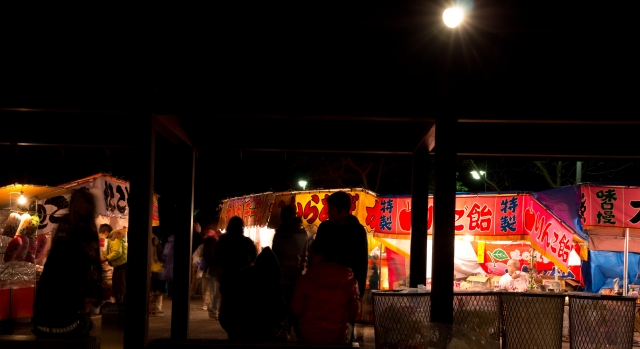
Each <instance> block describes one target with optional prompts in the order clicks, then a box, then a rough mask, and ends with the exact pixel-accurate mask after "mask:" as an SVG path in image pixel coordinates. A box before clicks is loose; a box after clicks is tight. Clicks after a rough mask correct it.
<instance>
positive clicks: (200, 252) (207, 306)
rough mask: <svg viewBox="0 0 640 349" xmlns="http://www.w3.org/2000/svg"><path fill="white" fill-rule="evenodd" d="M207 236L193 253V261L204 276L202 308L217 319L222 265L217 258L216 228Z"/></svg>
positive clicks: (207, 233)
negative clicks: (220, 265) (219, 264)
mask: <svg viewBox="0 0 640 349" xmlns="http://www.w3.org/2000/svg"><path fill="white" fill-rule="evenodd" d="M205 234H206V235H205V238H204V240H202V244H200V246H198V248H197V249H196V252H195V253H194V254H193V262H194V263H195V265H196V266H197V267H198V273H199V274H201V275H202V276H201V277H202V309H203V310H207V311H208V312H209V318H210V319H214V320H217V319H218V310H219V305H220V282H219V280H218V278H219V277H220V267H219V266H218V262H217V260H216V258H215V257H216V254H215V250H216V246H217V244H218V236H217V233H216V231H215V230H214V229H207V230H206V231H205Z"/></svg>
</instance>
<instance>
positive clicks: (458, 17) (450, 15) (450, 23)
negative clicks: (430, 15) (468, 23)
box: [442, 7, 464, 28]
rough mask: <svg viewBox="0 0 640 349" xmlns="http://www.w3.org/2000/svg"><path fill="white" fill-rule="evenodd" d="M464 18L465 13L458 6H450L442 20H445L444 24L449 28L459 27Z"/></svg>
mask: <svg viewBox="0 0 640 349" xmlns="http://www.w3.org/2000/svg"><path fill="white" fill-rule="evenodd" d="M463 18H464V14H463V13H462V10H461V9H460V8H458V7H451V8H448V9H446V10H444V13H443V14H442V20H443V21H444V24H445V25H446V26H447V27H449V28H455V27H457V26H458V25H459V24H460V23H461V22H462V19H463Z"/></svg>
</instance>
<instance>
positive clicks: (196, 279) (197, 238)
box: [189, 221, 203, 297]
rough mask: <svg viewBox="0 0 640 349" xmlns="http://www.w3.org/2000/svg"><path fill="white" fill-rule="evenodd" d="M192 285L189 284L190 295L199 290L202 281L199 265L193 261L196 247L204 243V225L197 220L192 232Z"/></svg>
mask: <svg viewBox="0 0 640 349" xmlns="http://www.w3.org/2000/svg"><path fill="white" fill-rule="evenodd" d="M191 234H192V235H191V256H192V259H191V285H190V286H189V296H190V297H193V296H195V295H196V293H197V292H198V285H199V284H200V283H201V281H202V273H199V272H198V267H196V266H195V264H194V261H193V254H194V253H195V252H196V249H197V248H198V247H199V246H200V245H201V244H202V239H203V236H202V227H201V226H200V223H198V222H197V221H194V222H193V231H192V232H191Z"/></svg>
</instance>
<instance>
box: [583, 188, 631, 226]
mask: <svg viewBox="0 0 640 349" xmlns="http://www.w3.org/2000/svg"><path fill="white" fill-rule="evenodd" d="M581 191H582V195H581V200H580V219H581V220H582V225H583V226H584V227H585V228H586V229H588V228H592V229H593V228H598V229H602V228H615V229H622V228H631V229H638V230H640V188H637V187H616V186H590V185H584V186H581Z"/></svg>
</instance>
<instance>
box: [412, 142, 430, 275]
mask: <svg viewBox="0 0 640 349" xmlns="http://www.w3.org/2000/svg"><path fill="white" fill-rule="evenodd" d="M412 171H413V176H412V181H411V247H410V262H409V286H410V287H413V288H416V287H418V285H426V280H427V261H428V259H427V229H428V226H427V222H428V216H427V212H428V209H429V149H428V148H427V145H426V144H425V143H424V142H421V143H420V146H419V147H418V149H416V151H415V152H414V153H413V169H412Z"/></svg>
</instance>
